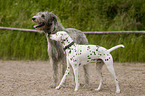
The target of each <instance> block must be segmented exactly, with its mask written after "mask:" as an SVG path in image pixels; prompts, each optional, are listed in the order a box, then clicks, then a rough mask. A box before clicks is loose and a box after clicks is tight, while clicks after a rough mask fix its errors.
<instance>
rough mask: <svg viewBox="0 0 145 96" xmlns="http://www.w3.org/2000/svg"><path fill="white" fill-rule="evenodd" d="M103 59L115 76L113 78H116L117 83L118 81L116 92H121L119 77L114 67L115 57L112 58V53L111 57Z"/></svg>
mask: <svg viewBox="0 0 145 96" xmlns="http://www.w3.org/2000/svg"><path fill="white" fill-rule="evenodd" d="M103 61H104V63H105V64H106V66H107V69H108V70H109V72H110V73H111V74H112V76H113V78H114V80H115V83H116V93H120V88H119V84H118V80H117V77H116V74H115V71H114V67H113V58H112V56H111V55H110V56H109V59H108V58H106V59H104V60H103Z"/></svg>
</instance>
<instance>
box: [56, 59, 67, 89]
mask: <svg viewBox="0 0 145 96" xmlns="http://www.w3.org/2000/svg"><path fill="white" fill-rule="evenodd" d="M69 72H70V65H69V61H68V59H67V69H66V71H65V73H64V75H63V77H62V79H61V82H60V83H59V85H58V86H57V87H56V89H59V88H60V87H61V85H62V84H63V83H64V82H65V80H66V76H67V75H68V74H69Z"/></svg>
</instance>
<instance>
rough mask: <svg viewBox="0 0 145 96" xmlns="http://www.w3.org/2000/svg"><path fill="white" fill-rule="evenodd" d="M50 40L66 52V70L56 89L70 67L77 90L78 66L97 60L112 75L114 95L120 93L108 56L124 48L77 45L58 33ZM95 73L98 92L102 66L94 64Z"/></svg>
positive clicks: (63, 80)
mask: <svg viewBox="0 0 145 96" xmlns="http://www.w3.org/2000/svg"><path fill="white" fill-rule="evenodd" d="M50 39H52V40H56V41H60V42H61V43H62V45H63V47H64V51H65V52H66V56H67V57H66V58H67V69H66V72H65V74H64V76H63V78H62V80H61V82H60V84H59V85H58V86H57V87H56V89H60V88H61V87H62V84H63V83H64V82H65V79H66V76H67V75H68V74H69V71H70V65H71V66H72V68H73V72H74V76H75V91H77V90H78V87H79V82H78V71H79V69H78V67H79V66H80V65H85V64H88V63H91V62H94V63H97V60H102V61H103V62H104V64H105V65H106V66H107V68H108V70H109V71H110V73H111V74H112V75H113V77H114V80H115V83H116V93H120V88H119V84H118V80H117V77H116V75H115V71H114V67H113V58H112V56H111V54H110V52H111V51H113V50H115V49H117V48H119V47H124V46H123V45H117V46H115V47H112V48H110V49H106V48H104V47H101V46H97V45H78V44H76V43H74V41H73V40H72V38H71V37H70V36H69V35H68V34H67V33H66V32H65V31H59V32H57V33H56V34H51V35H50ZM96 65H97V71H98V75H99V78H100V84H99V87H98V88H97V89H95V90H97V91H99V90H100V89H101V86H102V82H103V77H102V72H101V69H102V66H103V64H96Z"/></svg>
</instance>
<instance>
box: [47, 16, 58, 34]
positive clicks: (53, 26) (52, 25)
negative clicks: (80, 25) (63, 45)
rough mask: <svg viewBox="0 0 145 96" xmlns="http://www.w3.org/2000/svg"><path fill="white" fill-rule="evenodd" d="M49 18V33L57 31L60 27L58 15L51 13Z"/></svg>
mask: <svg viewBox="0 0 145 96" xmlns="http://www.w3.org/2000/svg"><path fill="white" fill-rule="evenodd" d="M49 15H50V16H49V19H48V32H49V34H52V33H55V32H56V30H57V29H58V21H57V16H56V15H54V14H53V13H49Z"/></svg>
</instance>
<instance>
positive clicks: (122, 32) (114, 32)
mask: <svg viewBox="0 0 145 96" xmlns="http://www.w3.org/2000/svg"><path fill="white" fill-rule="evenodd" d="M0 29H5V30H16V31H27V32H39V33H41V32H42V31H38V30H34V29H23V28H10V27H0ZM84 33H85V34H129V33H136V34H138V33H141V34H145V31H84Z"/></svg>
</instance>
